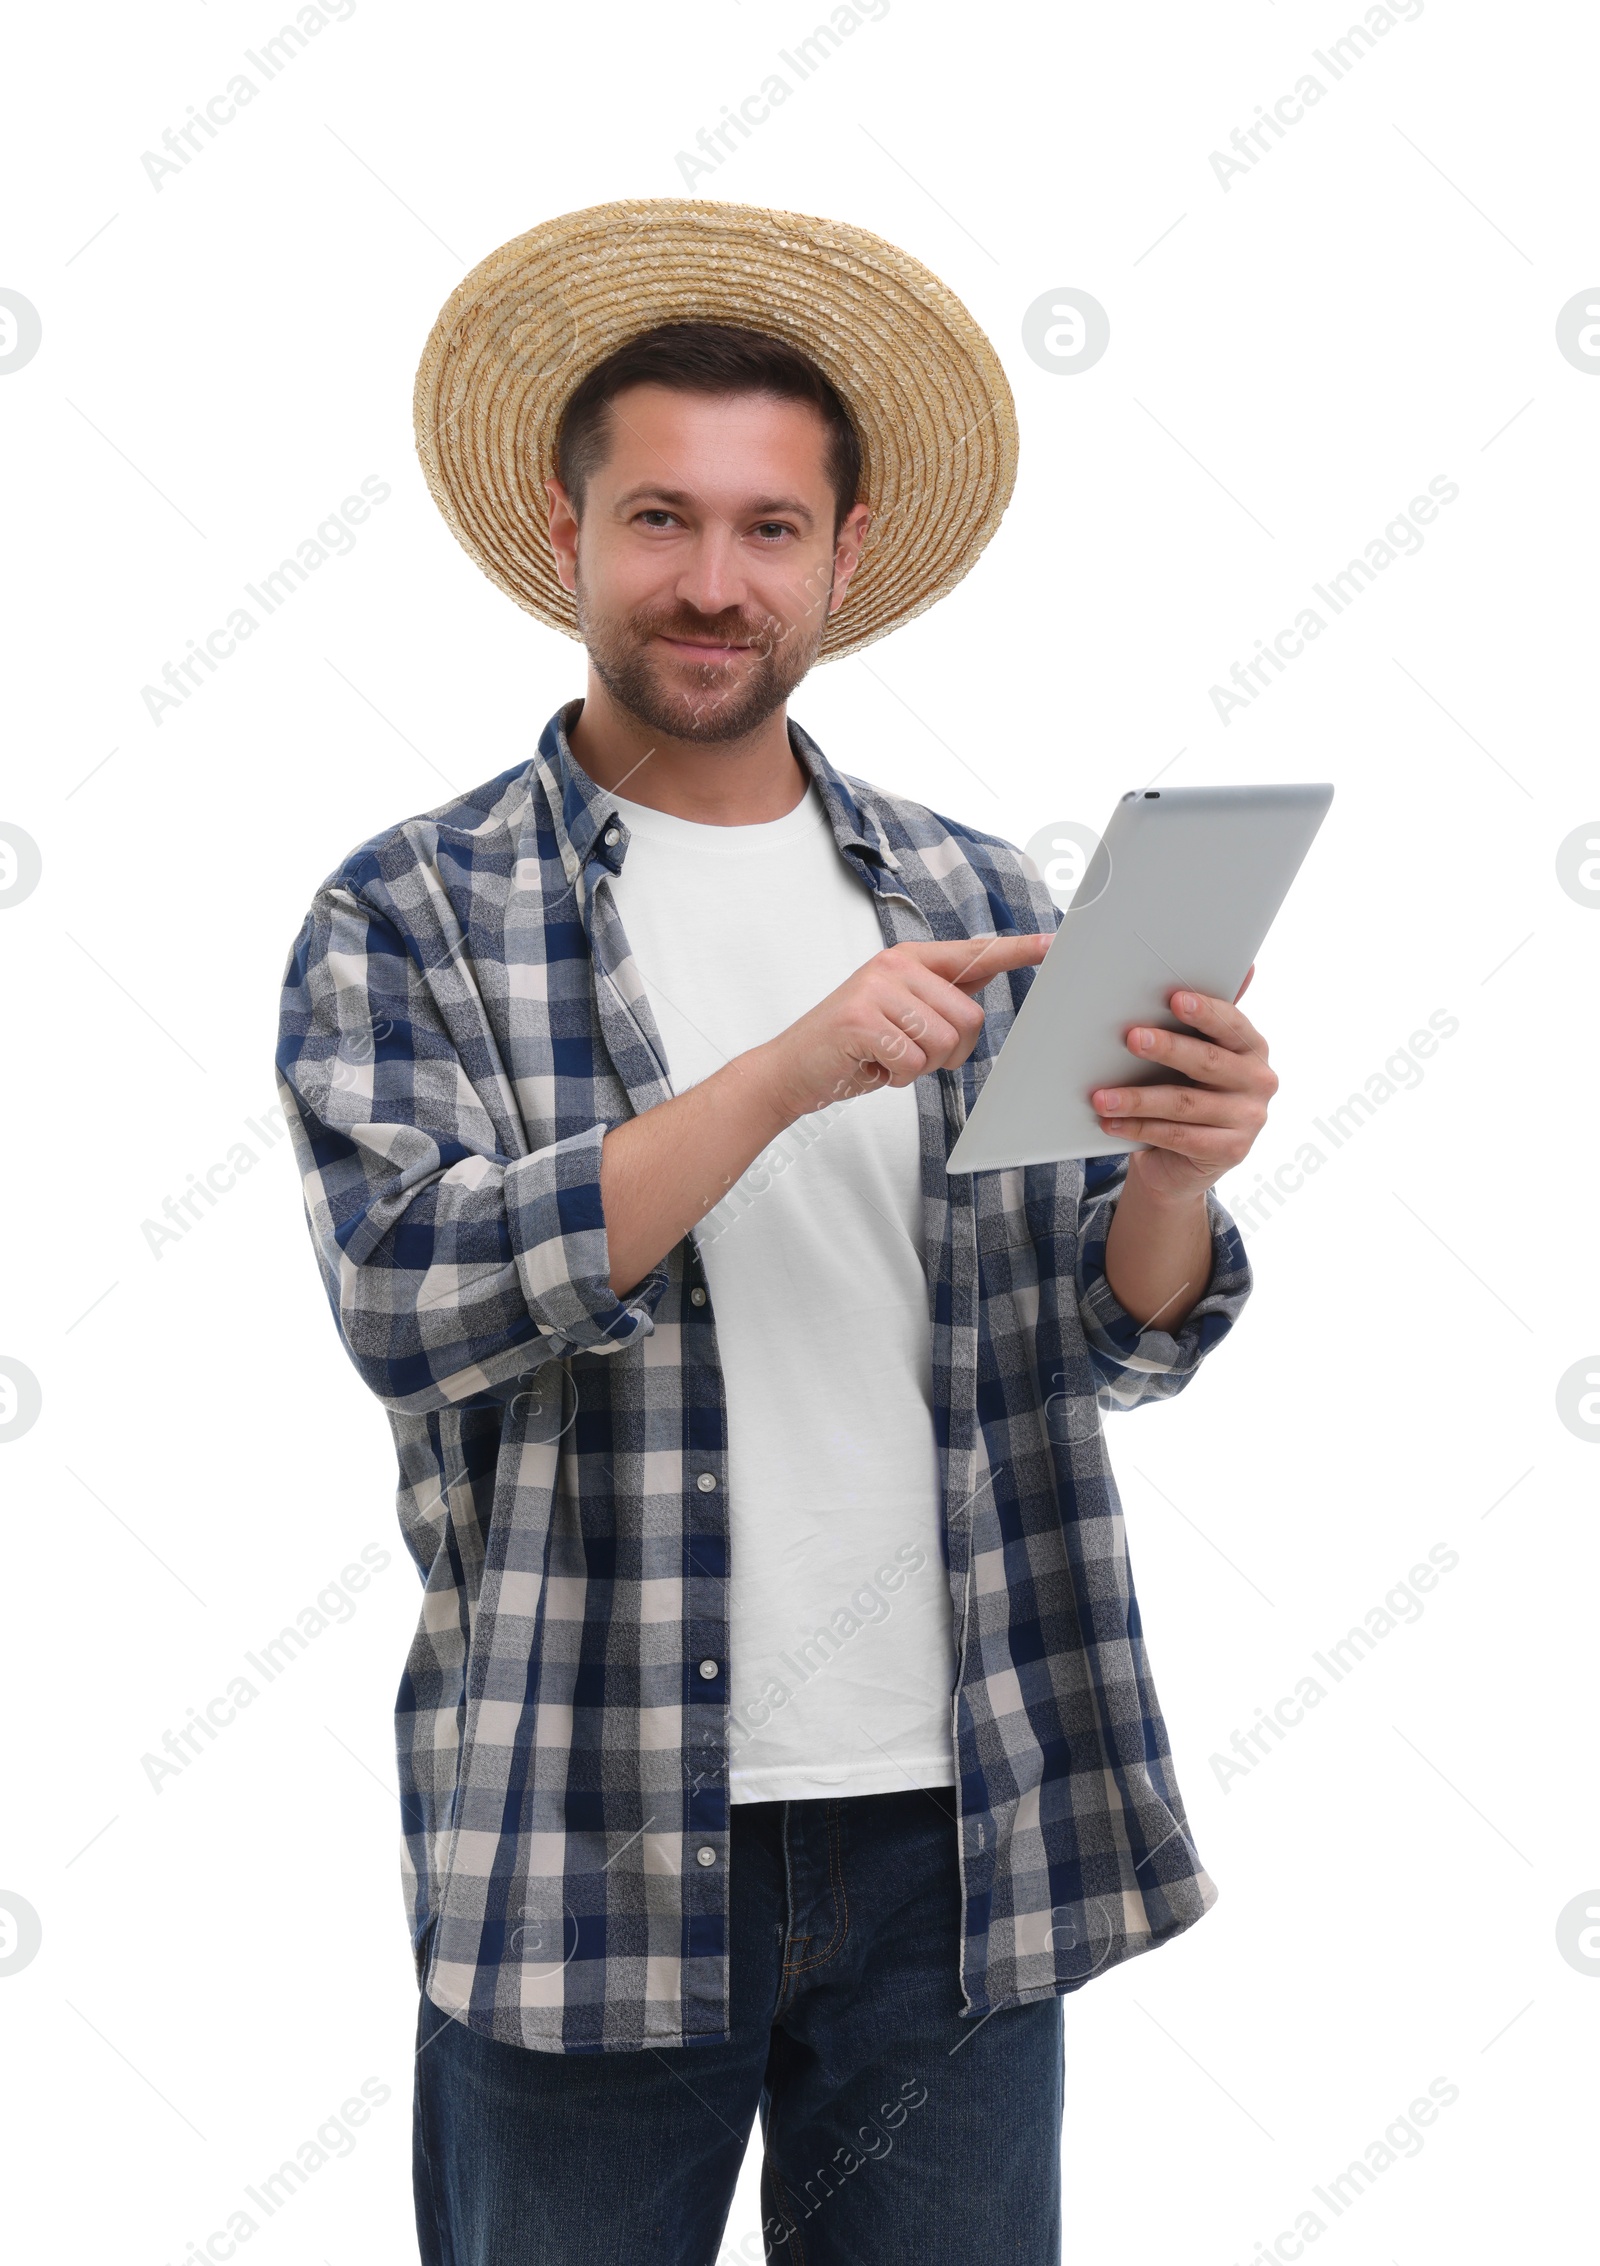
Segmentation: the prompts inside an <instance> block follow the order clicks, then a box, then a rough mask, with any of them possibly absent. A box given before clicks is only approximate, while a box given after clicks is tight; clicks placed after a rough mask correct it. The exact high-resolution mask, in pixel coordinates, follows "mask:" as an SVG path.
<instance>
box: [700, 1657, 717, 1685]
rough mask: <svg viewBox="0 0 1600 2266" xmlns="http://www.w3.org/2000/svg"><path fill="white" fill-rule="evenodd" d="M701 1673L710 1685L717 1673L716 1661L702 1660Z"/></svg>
mask: <svg viewBox="0 0 1600 2266" xmlns="http://www.w3.org/2000/svg"><path fill="white" fill-rule="evenodd" d="M700 1673H701V1675H702V1676H703V1677H704V1678H705V1680H706V1682H707V1683H708V1684H709V1683H710V1682H711V1680H712V1678H713V1677H714V1676H715V1675H716V1673H717V1664H716V1662H715V1661H714V1660H702V1661H701V1663H700Z"/></svg>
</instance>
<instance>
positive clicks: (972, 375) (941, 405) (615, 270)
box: [413, 197, 1017, 659]
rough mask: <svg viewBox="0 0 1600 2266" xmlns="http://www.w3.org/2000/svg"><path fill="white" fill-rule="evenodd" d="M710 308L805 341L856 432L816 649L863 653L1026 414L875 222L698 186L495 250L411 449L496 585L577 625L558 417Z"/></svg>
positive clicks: (417, 411)
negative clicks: (591, 377) (636, 342)
mask: <svg viewBox="0 0 1600 2266" xmlns="http://www.w3.org/2000/svg"><path fill="white" fill-rule="evenodd" d="M697 321H700V322H726V323H737V324H741V325H744V326H745V327H747V328H749V329H752V330H760V331H765V332H767V333H768V334H769V335H770V336H772V337H775V338H780V339H783V340H786V341H787V342H788V343H789V344H790V345H792V346H796V347H798V348H799V349H800V350H801V351H802V352H803V353H805V354H808V355H809V356H810V357H811V359H812V361H813V362H815V363H816V364H817V366H818V368H819V369H820V370H821V371H822V372H823V374H824V375H825V376H826V377H827V378H828V380H829V381H830V383H831V384H832V385H833V386H834V388H835V390H836V391H837V392H838V394H839V395H840V397H841V399H842V400H843V401H844V403H845V406H846V407H847V409H848V410H849V412H850V415H851V418H852V419H853V421H854V423H855V427H856V431H857V433H858V435H859V436H860V440H861V449H862V456H863V460H864V472H863V489H862V493H863V496H864V498H865V500H866V502H867V503H868V504H869V505H870V507H871V510H872V526H871V529H870V531H869V534H868V538H867V547H866V550H865V552H864V553H863V556H862V560H861V564H860V565H859V567H858V568H857V570H856V574H855V578H854V580H853V581H852V583H851V585H850V593H849V597H848V598H847V600H846V602H845V604H844V606H843V607H842V608H841V609H840V611H839V612H838V613H837V614H835V615H834V616H833V617H832V618H831V620H830V621H829V623H828V626H827V629H826V630H825V632H824V634H823V639H822V656H823V658H824V659H827V658H830V657H832V656H834V655H837V654H841V653H851V652H855V651H857V650H859V648H860V647H862V646H864V645H870V644H871V643H872V642H873V640H874V639H875V638H879V637H883V636H885V635H886V634H887V632H888V631H890V630H891V629H894V628H895V627H896V626H897V625H898V624H899V623H901V622H904V621H909V620H910V619H911V617H912V615H914V614H920V613H921V612H922V611H923V609H924V607H927V606H931V605H932V604H933V602H934V600H935V599H936V598H942V597H943V596H944V594H945V592H946V591H947V590H950V589H953V588H954V586H955V584H956V583H958V582H959V581H960V580H961V577H962V576H963V575H964V574H965V573H966V572H967V569H968V568H969V567H970V566H971V565H972V564H973V562H974V560H975V559H976V558H977V556H978V554H979V552H980V551H981V550H982V549H983V546H984V545H985V543H987V542H988V540H989V537H990V536H991V535H992V534H993V533H994V530H995V528H996V527H997V525H998V524H999V520H1000V515H1001V513H1002V512H1003V511H1004V510H1005V508H1006V504H1007V502H1008V501H1009V499H1010V495H1011V489H1012V484H1013V482H1014V480H1015V478H1016V466H1017V420H1016V411H1015V408H1014V406H1013V404H1012V399H1011V389H1010V387H1009V386H1008V385H1007V383H1006V378H1005V373H1004V371H1003V370H1002V369H1001V367H1000V363H999V360H998V359H997V357H996V355H995V351H994V349H993V347H992V346H991V345H990V344H989V341H988V339H987V338H985V336H984V334H983V332H982V331H981V330H980V329H979V327H978V325H977V324H976V323H975V322H974V321H973V319H972V317H971V315H969V314H968V312H967V310H966V308H965V307H964V306H963V305H962V304H961V302H960V300H959V299H958V298H957V297H956V296H955V294H954V292H953V291H951V290H949V289H948V288H947V287H946V285H944V284H942V283H941V282H940V281H939V279H938V277H937V276H935V275H931V274H930V273H929V271H928V270H927V269H926V268H925V267H923V266H922V265H921V263H920V262H919V261H917V260H914V259H912V258H911V257H910V256H909V254H907V253H905V252H902V251H900V250H899V249H898V248H897V247H896V246H895V245H893V244H888V243H885V242H884V240H883V238H882V237H881V236H872V235H869V234H868V233H867V231H866V230H865V229H864V228H853V227H851V226H849V225H848V223H846V222H844V221H837V220H817V219H813V218H811V217H810V216H808V215H806V214H803V213H792V212H769V211H766V210H764V209H763V208H761V207H760V206H757V205H729V204H713V203H711V202H709V201H705V200H702V199H700V198H698V197H692V198H691V197H660V198H636V199H628V200H625V201H624V202H622V203H620V204H611V205H594V206H591V207H590V208H589V210H587V211H586V212H570V213H563V214H561V215H560V216H559V217H558V218H556V219H554V220H547V221H545V222H543V223H541V225H540V226H539V227H537V228H531V229H529V231H528V233H527V234H526V235H525V236H517V237H514V238H513V239H512V241H511V242H510V243H509V244H502V245H501V247H500V249H499V250H498V251H497V252H491V253H490V255H489V257H488V258H487V259H486V260H482V261H480V262H479V264H478V265H477V267H475V268H474V269H473V270H472V272H471V274H470V275H468V276H467V277H466V278H465V279H464V280H463V281H462V282H461V283H460V284H459V285H458V286H457V287H456V289H455V290H454V291H453V292H452V293H451V295H450V297H449V299H448V300H447V301H446V302H445V305H444V308H443V309H442V311H441V313H440V315H439V319H438V321H437V322H436V323H435V324H434V326H433V330H432V332H431V334H430V335H429V338H428V343H427V346H426V348H425V349H424V351H423V356H422V361H421V364H420V366H419V368H418V370H417V382H416V392H415V398H414V405H413V406H414V417H415V425H416V436H417V451H418V454H419V455H420V457H421V459H422V468H423V471H424V473H425V474H426V476H427V481H428V486H429V488H430V489H431V490H432V492H433V498H434V501H435V502H436V503H437V505H438V506H439V509H440V510H441V511H442V512H443V513H444V516H445V519H446V520H447V522H448V523H449V525H450V527H451V529H452V531H453V532H454V534H455V535H456V537H457V539H458V540H459V541H460V542H461V544H462V545H463V546H464V547H465V549H466V550H467V551H468V552H469V553H470V554H471V556H472V557H473V558H474V559H476V561H477V563H478V565H479V566H480V567H482V569H483V571H484V573H485V574H486V575H488V577H489V579H490V581H491V582H494V583H496V584H498V586H499V587H500V588H501V589H502V590H503V591H504V592H505V593H506V595H507V597H509V598H514V599H515V600H516V602H517V604H518V605H519V606H523V607H525V608H526V609H527V611H528V612H529V613H530V614H537V615H538V617H539V619H540V620H541V621H543V622H548V623H549V624H550V626H551V627H552V628H553V629H559V630H564V631H565V632H566V634H567V635H568V636H569V637H576V636H577V635H578V627H577V617H576V614H575V611H574V607H573V601H572V598H571V596H570V594H569V593H568V592H567V591H565V590H563V589H562V587H561V584H560V582H559V581H558V579H557V577H556V570H555V561H554V559H553V557H552V555H551V550H550V538H549V533H548V529H547V524H546V514H547V510H548V501H547V498H546V496H545V492H544V482H545V480H546V479H547V478H548V477H549V476H550V475H551V474H552V473H553V471H554V469H555V441H556V432H557V428H558V426H559V424H560V420H561V413H562V410H563V409H564V408H565V406H566V404H567V401H568V400H569V399H570V397H571V395H572V392H573V390H574V388H575V387H576V386H577V385H578V384H579V382H580V380H581V379H583V378H584V377H585V376H587V374H588V372H589V371H590V370H592V369H593V368H594V366H595V365H596V363H598V362H601V361H603V360H604V359H605V357H606V356H607V355H608V354H610V353H611V352H612V351H613V350H614V349H615V348H616V347H618V346H621V345H623V344H624V343H625V342H626V341H627V340H628V339H630V338H636V337H637V336H638V335H639V333H640V332H641V331H646V330H651V329H654V327H655V326H656V325H657V324H658V323H674V322H697Z"/></svg>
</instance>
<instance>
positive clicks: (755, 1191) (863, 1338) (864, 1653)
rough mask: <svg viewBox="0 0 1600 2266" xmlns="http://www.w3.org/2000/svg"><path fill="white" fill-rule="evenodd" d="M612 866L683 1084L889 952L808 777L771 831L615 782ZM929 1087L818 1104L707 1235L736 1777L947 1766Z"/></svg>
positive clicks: (878, 1778)
mask: <svg viewBox="0 0 1600 2266" xmlns="http://www.w3.org/2000/svg"><path fill="white" fill-rule="evenodd" d="M616 807H617V809H618V811H619V812H620V814H621V816H622V818H623V821H624V822H625V824H626V826H627V828H628V833H629V842H628V849H627V855H626V857H625V859H624V861H623V868H622V872H621V874H620V875H619V876H618V877H617V879H616V880H615V882H614V884H613V887H614V889H615V894H616V904H617V908H618V910H619V912H620V914H621V916H622V925H623V928H624V930H625V931H626V933H627V937H628V942H629V945H630V947H631V949H632V952H633V956H634V960H635V963H636V965H637V967H638V970H639V974H640V977H641V980H642V982H643V984H644V988H645V992H646V994H647V996H648V998H649V1001H650V1006H651V1009H652V1011H653V1013H654V1015H655V1018H656V1023H657V1026H658V1028H659V1029H660V1032H661V1036H662V1041H663V1043H664V1046H665V1048H666V1055H667V1067H668V1070H669V1072H670V1075H671V1080H672V1086H673V1091H674V1092H675V1093H680V1094H681V1093H682V1092H684V1091H685V1089H686V1088H688V1087H689V1086H692V1085H695V1084H697V1083H698V1081H699V1080H700V1079H702V1078H704V1077H706V1076H708V1075H709V1074H710V1073H711V1072H712V1071H713V1070H718V1069H720V1068H721V1067H722V1065H723V1064H724V1063H725V1062H727V1061H729V1060H731V1058H732V1057H733V1056H734V1055H736V1054H743V1053H745V1052H746V1051H747V1050H748V1049H749V1048H751V1047H753V1046H759V1045H760V1044H762V1042H763V1041H765V1040H767V1039H770V1038H775V1037H776V1036H777V1034H778V1032H779V1031H782V1030H784V1029H786V1028H787V1027H788V1025H789V1024H791V1023H793V1022H795V1021H797V1020H798V1019H799V1017H800V1016H802V1015H803V1014H805V1013H806V1012H807V1010H808V1009H810V1008H812V1007H814V1006H815V1005H816V1004H817V1002H818V1001H819V1000H820V999H823V998H825V997H826V996H827V994H828V993H829V992H830V991H833V990H835V989H837V987H838V986H839V985H840V984H841V983H843V982H844V981H845V979H846V978H847V977H848V976H850V975H852V974H854V972H855V970H856V969H857V968H859V967H860V966H861V965H862V964H863V962H865V961H867V960H870V959H871V958H872V956H873V954H874V953H875V952H879V951H881V950H882V949H883V935H882V931H881V929H880V928H879V925H878V916H877V913H876V911H875V909H874V907H873V902H872V898H871V896H870V894H869V893H868V891H867V890H866V889H865V888H864V887H863V886H862V884H861V882H860V881H859V880H857V879H856V877H855V876H854V875H853V874H852V873H851V872H850V870H849V868H848V867H847V865H846V863H845V861H844V859H843V858H842V857H841V855H840V853H839V850H838V847H837V845H836V844H835V842H834V839H833V833H832V829H831V828H830V826H829V824H828V818H827V813H826V811H825V810H824V808H823V805H822V801H821V798H820V796H819V795H818V793H817V790H816V788H815V787H814V786H811V787H808V789H807V792H806V795H805V797H804V799H803V800H802V801H801V802H800V803H799V804H797V805H796V807H795V808H794V809H793V810H792V811H790V812H789V813H788V815H787V816H786V817H784V818H779V819H774V820H772V821H771V822H770V823H769V824H766V825H762V826H701V825H697V824H694V823H693V822H691V821H690V820H688V819H683V818H674V817H671V816H669V815H668V814H667V813H666V812H664V811H658V810H649V809H646V808H645V807H644V806H643V805H641V804H638V803H632V802H628V801H625V800H623V799H621V798H620V797H619V798H616ZM921 1204H922V1197H921V1188H920V1177H919V1161H918V1132H917V1103H916V1095H915V1092H914V1090H913V1088H911V1087H910V1086H903V1087H899V1088H894V1087H887V1088H884V1089H882V1090H880V1091H879V1092H877V1093H873V1094H864V1095H862V1096H861V1097H860V1098H859V1099H857V1100H854V1101H843V1102H835V1103H833V1104H831V1105H830V1106H829V1107H828V1108H826V1109H822V1110H818V1111H817V1112H815V1113H814V1114H813V1115H811V1116H809V1117H804V1118H801V1119H799V1120H798V1121H797V1122H796V1123H795V1124H794V1125H792V1126H790V1127H789V1128H788V1129H787V1131H786V1132H784V1133H783V1134H781V1135H780V1136H779V1138H778V1139H777V1140H776V1141H775V1142H774V1143H773V1144H772V1146H771V1147H770V1148H769V1149H767V1150H765V1151H764V1152H763V1154H762V1155H761V1156H760V1157H758V1158H757V1159H756V1161H755V1163H754V1164H753V1165H752V1166H751V1167H750V1169H749V1171H748V1172H746V1173H745V1174H744V1176H743V1177H742V1179H740V1180H739V1181H738V1182H736V1183H735V1185H734V1187H733V1188H732V1189H730V1190H729V1192H728V1194H727V1195H726V1196H725V1197H724V1198H723V1200H722V1202H721V1203H719V1204H718V1205H717V1206H716V1208H715V1209H714V1210H713V1211H712V1212H710V1213H708V1214H707V1216H706V1217H705V1219H704V1220H702V1221H701V1223H700V1226H699V1228H698V1229H697V1230H696V1231H695V1239H696V1242H697V1244H698V1246H699V1248H700V1252H701V1257H702V1261H703V1265H704V1271H705V1278H706V1286H707V1289H708V1290H709V1292H710V1297H711V1311H712V1314H713V1316H714V1317H715V1321H716V1330H717V1347H718V1352H719V1354H720V1357H721V1363H722V1371H723V1379H724V1389H725V1394H726V1405H727V1425H728V1511H729V1542H730V1564H729V1600H728V1605H729V1611H728V1624H729V1649H730V1655H731V1658H730V1669H731V1675H730V1697H731V1707H732V1715H731V1720H730V1724H729V1739H728V1762H729V1793H730V1798H731V1799H732V1800H733V1801H735V1802H741V1801H743V1802H765V1801H793V1800H804V1799H806V1798H808V1797H820V1796H826V1795H830V1794H878V1793H890V1792H896V1791H899V1790H901V1789H903V1788H905V1787H908V1786H949V1785H951V1784H953V1783H954V1776H955V1773H954V1770H953V1767H952V1761H951V1721H950V1711H951V1693H952V1690H953V1688H954V1683H955V1646H954V1639H953V1635H952V1624H951V1610H950V1592H949V1583H948V1579H947V1576H946V1573H945V1568H944V1560H943V1555H942V1551H941V1547H940V1532H941V1520H940V1508H939V1468H938V1456H937V1449H936V1446H935V1441H934V1429H933V1411H932V1379H931V1338H930V1326H929V1316H928V1284H927V1276H926V1272H925V1270H924V1267H923V1263H922V1245H921V1234H920V1214H921Z"/></svg>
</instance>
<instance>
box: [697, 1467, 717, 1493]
mask: <svg viewBox="0 0 1600 2266" xmlns="http://www.w3.org/2000/svg"><path fill="white" fill-rule="evenodd" d="M716 1484H717V1475H716V1473H715V1472H714V1471H703V1472H702V1473H701V1474H700V1476H699V1478H698V1479H697V1480H696V1481H695V1485H696V1486H697V1487H698V1488H699V1490H700V1492H701V1494H702V1495H709V1494H710V1492H711V1490H712V1488H713V1487H715V1485H716Z"/></svg>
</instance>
